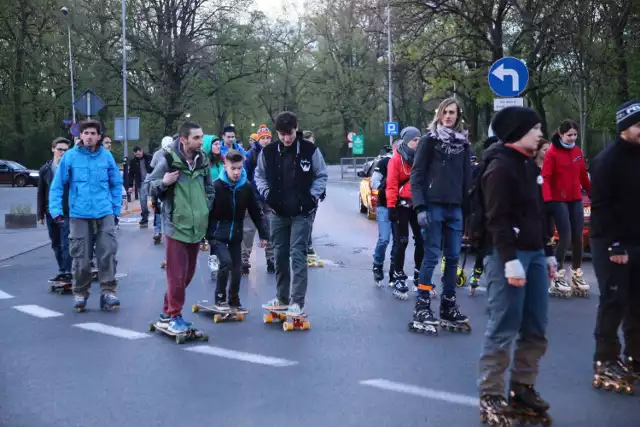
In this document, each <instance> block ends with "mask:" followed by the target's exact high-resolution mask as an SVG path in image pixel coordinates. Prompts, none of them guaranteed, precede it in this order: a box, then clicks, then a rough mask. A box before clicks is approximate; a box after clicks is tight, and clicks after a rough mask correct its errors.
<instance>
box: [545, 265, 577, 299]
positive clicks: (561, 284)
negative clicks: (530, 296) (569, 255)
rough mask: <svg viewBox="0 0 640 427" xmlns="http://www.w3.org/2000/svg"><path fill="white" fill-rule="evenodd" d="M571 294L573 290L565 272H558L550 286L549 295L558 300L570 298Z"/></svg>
mask: <svg viewBox="0 0 640 427" xmlns="http://www.w3.org/2000/svg"><path fill="white" fill-rule="evenodd" d="M571 294H572V289H571V286H569V285H568V284H567V280H566V279H565V271H564V270H560V271H558V272H557V273H556V275H555V277H554V278H553V279H552V280H551V283H550V284H549V295H550V296H552V297H558V298H569V297H570V296H571Z"/></svg>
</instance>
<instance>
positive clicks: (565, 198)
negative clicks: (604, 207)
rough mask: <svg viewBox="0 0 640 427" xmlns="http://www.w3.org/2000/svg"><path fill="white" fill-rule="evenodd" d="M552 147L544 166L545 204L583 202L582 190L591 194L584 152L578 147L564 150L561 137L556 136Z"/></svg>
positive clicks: (543, 187)
mask: <svg viewBox="0 0 640 427" xmlns="http://www.w3.org/2000/svg"><path fill="white" fill-rule="evenodd" d="M551 141H552V143H551V147H549V151H547V154H546V156H545V157H544V163H543V164H542V179H543V182H542V196H543V197H544V201H545V202H574V201H577V200H582V190H581V189H582V188H584V189H585V191H586V192H587V194H589V195H590V194H591V181H590V180H589V175H588V174H587V165H586V164H585V162H584V156H583V155H582V150H581V149H580V148H579V147H578V146H577V145H576V146H575V147H573V148H569V149H567V148H564V147H563V146H562V145H561V144H560V137H559V136H558V135H554V136H553V138H552V139H551Z"/></svg>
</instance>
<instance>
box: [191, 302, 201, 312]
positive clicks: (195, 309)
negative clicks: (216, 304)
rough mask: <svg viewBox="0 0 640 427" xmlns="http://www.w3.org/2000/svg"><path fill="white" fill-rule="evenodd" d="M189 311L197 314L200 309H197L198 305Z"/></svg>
mask: <svg viewBox="0 0 640 427" xmlns="http://www.w3.org/2000/svg"><path fill="white" fill-rule="evenodd" d="M191 311H192V312H193V313H197V312H198V311H200V307H198V304H193V305H192V306H191Z"/></svg>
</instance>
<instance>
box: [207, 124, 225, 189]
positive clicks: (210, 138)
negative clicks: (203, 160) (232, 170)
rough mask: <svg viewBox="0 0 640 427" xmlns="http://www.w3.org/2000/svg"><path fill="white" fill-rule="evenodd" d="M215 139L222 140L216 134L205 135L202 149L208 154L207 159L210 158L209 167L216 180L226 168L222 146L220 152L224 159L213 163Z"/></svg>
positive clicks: (213, 178) (212, 176)
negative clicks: (212, 149)
mask: <svg viewBox="0 0 640 427" xmlns="http://www.w3.org/2000/svg"><path fill="white" fill-rule="evenodd" d="M214 141H220V138H218V137H217V136H216V135H205V136H203V137H202V151H204V153H205V154H206V155H207V159H209V167H210V169H211V179H212V180H213V181H215V180H216V179H217V178H218V177H219V176H220V173H221V172H222V169H224V155H222V147H221V148H220V154H221V155H222V161H221V162H218V163H214V164H211V146H212V145H213V142H214Z"/></svg>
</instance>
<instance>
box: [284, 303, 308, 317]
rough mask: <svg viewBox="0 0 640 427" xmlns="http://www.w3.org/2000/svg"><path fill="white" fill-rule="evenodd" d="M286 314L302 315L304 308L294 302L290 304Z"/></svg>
mask: <svg viewBox="0 0 640 427" xmlns="http://www.w3.org/2000/svg"><path fill="white" fill-rule="evenodd" d="M286 314H288V315H293V316H300V315H302V314H304V308H302V307H300V306H299V305H298V304H296V303H295V302H294V303H293V304H291V305H290V306H289V308H288V309H287V311H286Z"/></svg>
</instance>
